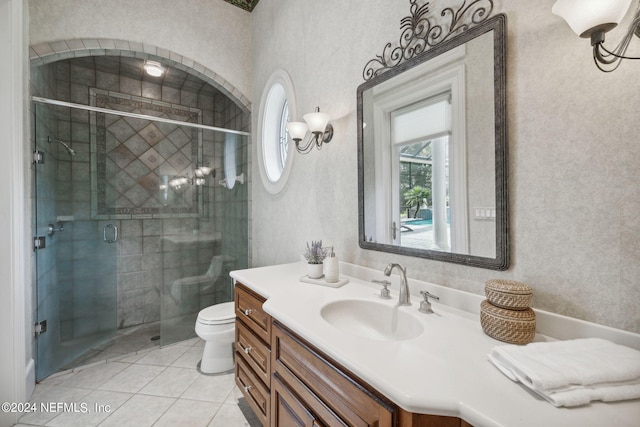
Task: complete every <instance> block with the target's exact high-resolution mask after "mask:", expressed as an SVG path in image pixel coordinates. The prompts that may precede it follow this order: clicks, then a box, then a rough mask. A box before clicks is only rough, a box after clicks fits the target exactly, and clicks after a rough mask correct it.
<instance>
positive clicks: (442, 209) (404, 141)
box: [390, 92, 451, 251]
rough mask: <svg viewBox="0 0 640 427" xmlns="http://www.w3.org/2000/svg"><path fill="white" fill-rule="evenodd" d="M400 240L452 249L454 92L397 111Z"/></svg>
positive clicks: (395, 195) (395, 192) (395, 189)
mask: <svg viewBox="0 0 640 427" xmlns="http://www.w3.org/2000/svg"><path fill="white" fill-rule="evenodd" d="M390 121H391V126H390V128H391V145H392V147H393V152H392V156H391V159H392V165H391V170H392V180H393V181H394V183H393V185H392V187H391V188H392V194H391V198H392V205H393V206H395V207H397V208H396V209H394V213H393V218H392V221H393V222H394V223H395V224H400V227H399V232H396V233H394V234H395V236H394V242H393V243H394V244H397V245H401V246H404V247H410V248H416V249H430V250H445V251H448V250H449V249H450V246H451V244H450V241H451V224H450V223H451V220H450V215H449V211H450V206H449V191H450V190H449V140H450V135H451V94H450V92H446V93H443V94H440V95H437V96H433V97H430V98H428V99H425V100H421V101H419V102H417V103H414V104H412V105H409V106H406V107H402V108H400V109H397V110H395V111H392V112H391V115H390Z"/></svg>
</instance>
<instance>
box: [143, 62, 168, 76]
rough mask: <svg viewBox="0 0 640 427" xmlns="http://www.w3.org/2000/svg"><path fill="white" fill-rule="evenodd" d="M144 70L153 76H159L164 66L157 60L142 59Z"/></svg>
mask: <svg viewBox="0 0 640 427" xmlns="http://www.w3.org/2000/svg"><path fill="white" fill-rule="evenodd" d="M144 70H145V71H146V72H147V74H149V75H150V76H153V77H160V76H161V75H162V74H163V73H164V68H162V65H160V63H159V62H157V61H144Z"/></svg>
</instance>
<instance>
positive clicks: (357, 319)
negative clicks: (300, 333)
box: [320, 300, 424, 341]
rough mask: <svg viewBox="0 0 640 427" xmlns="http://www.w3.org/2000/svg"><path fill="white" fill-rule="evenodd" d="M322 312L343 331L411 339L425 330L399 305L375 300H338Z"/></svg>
mask: <svg viewBox="0 0 640 427" xmlns="http://www.w3.org/2000/svg"><path fill="white" fill-rule="evenodd" d="M320 315H321V316H322V318H323V319H324V320H326V321H327V322H328V323H329V324H331V325H332V326H334V327H336V328H337V329H339V330H341V331H343V332H347V333H350V334H352V335H357V336H359V337H362V338H369V339H373V340H383V341H402V340H409V339H412V338H415V337H417V336H419V335H420V334H422V332H423V331H424V328H423V326H422V324H421V323H420V321H419V320H418V319H416V318H415V317H413V316H412V315H410V314H408V313H406V312H405V311H402V310H401V309H400V307H398V306H397V305H395V306H390V305H387V304H382V303H379V302H374V301H366V300H341V301H334V302H331V303H328V304H326V305H325V306H324V307H322V309H321V310H320Z"/></svg>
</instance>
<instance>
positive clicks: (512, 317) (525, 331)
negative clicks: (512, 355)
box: [480, 300, 536, 344]
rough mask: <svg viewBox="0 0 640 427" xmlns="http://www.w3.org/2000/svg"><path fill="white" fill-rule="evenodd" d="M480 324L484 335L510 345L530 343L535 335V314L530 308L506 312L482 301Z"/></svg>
mask: <svg viewBox="0 0 640 427" xmlns="http://www.w3.org/2000/svg"><path fill="white" fill-rule="evenodd" d="M480 324H481V325H482V329H483V330H484V333H485V334H487V335H489V336H490V337H492V338H495V339H497V340H500V341H504V342H508V343H511V344H527V343H530V342H531V341H532V340H533V338H534V337H535V335H536V314H535V313H534V312H533V310H531V309H530V308H527V309H525V310H507V309H504V308H500V307H496V306H494V305H492V304H491V303H490V302H489V301H487V300H484V301H482V303H481V304H480Z"/></svg>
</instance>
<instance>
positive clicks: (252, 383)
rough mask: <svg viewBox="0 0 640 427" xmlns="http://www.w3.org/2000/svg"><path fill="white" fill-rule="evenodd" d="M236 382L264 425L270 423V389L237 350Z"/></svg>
mask: <svg viewBox="0 0 640 427" xmlns="http://www.w3.org/2000/svg"><path fill="white" fill-rule="evenodd" d="M235 371H236V372H235V375H236V384H237V385H238V388H240V391H241V392H242V394H243V395H244V397H245V398H246V399H247V402H249V405H250V406H251V408H252V409H253V412H254V413H255V414H256V416H257V417H258V419H260V422H261V423H262V425H263V426H265V427H266V426H268V425H269V416H270V407H271V403H270V402H271V400H270V394H269V390H267V389H266V387H265V386H264V385H263V384H262V382H261V381H260V380H259V379H257V378H256V376H255V375H254V373H253V371H252V370H251V368H250V367H249V366H248V365H247V363H246V362H245V361H244V359H243V358H242V357H241V356H240V355H239V354H238V352H236V370H235Z"/></svg>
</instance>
